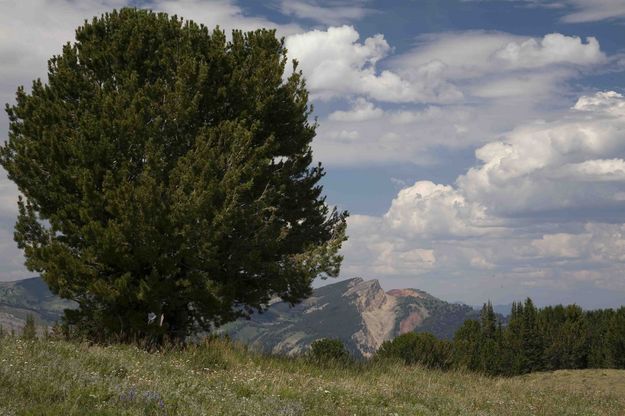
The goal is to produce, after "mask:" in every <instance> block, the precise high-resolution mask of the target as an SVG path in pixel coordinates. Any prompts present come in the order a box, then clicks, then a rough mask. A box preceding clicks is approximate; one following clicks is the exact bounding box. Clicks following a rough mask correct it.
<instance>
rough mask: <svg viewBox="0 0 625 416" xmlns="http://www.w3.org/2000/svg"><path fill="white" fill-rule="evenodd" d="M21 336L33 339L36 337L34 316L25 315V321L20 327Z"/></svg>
mask: <svg viewBox="0 0 625 416" xmlns="http://www.w3.org/2000/svg"><path fill="white" fill-rule="evenodd" d="M22 338H23V339H26V340H33V339H36V338H37V327H36V325H35V317H34V316H33V315H32V314H30V313H29V314H28V315H26V323H25V324H24V328H22Z"/></svg>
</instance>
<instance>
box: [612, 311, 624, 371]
mask: <svg viewBox="0 0 625 416" xmlns="http://www.w3.org/2000/svg"><path fill="white" fill-rule="evenodd" d="M608 334H609V335H608V337H609V340H610V341H609V342H610V345H611V350H612V357H613V360H614V361H613V363H614V367H615V368H625V306H623V307H621V308H619V309H618V310H617V311H616V313H615V314H614V316H613V319H612V320H611V323H610V329H609V331H608Z"/></svg>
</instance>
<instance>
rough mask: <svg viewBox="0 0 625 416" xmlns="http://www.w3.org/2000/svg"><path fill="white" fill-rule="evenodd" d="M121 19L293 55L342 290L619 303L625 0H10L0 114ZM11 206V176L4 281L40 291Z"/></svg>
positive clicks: (623, 232) (1, 228)
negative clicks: (91, 30)
mask: <svg viewBox="0 0 625 416" xmlns="http://www.w3.org/2000/svg"><path fill="white" fill-rule="evenodd" d="M124 6H135V7H143V8H150V9H153V10H158V11H165V12H168V13H170V14H178V15H179V16H182V17H185V18H189V19H191V20H194V21H196V22H198V23H203V24H205V25H207V26H209V27H214V26H215V25H219V26H220V27H221V28H222V29H225V30H226V31H228V32H229V31H230V30H231V29H234V28H236V29H243V30H252V29H255V28H259V27H271V28H276V31H277V34H278V35H279V36H281V37H284V38H285V43H286V47H287V49H288V54H289V57H290V58H294V59H297V60H298V61H299V62H300V69H302V71H303V73H304V76H305V77H306V79H307V86H308V89H309V91H310V93H311V101H312V104H313V105H314V109H315V111H314V116H316V117H317V120H318V123H319V127H318V129H317V137H316V138H315V140H314V142H313V151H314V155H315V158H316V159H317V160H319V161H321V162H322V163H323V164H324V166H325V167H326V171H327V175H326V177H325V178H324V181H323V185H324V191H325V194H326V195H327V202H328V203H329V204H331V205H335V206H337V207H339V208H340V209H346V210H348V211H349V212H350V213H351V215H350V218H349V221H348V236H349V240H348V242H347V243H346V244H345V245H344V248H343V250H342V252H343V255H344V262H343V267H342V272H341V278H351V277H355V276H359V277H362V278H364V279H374V278H375V279H378V280H379V281H380V283H381V284H382V286H383V287H384V288H386V289H391V288H403V287H414V288H419V289H423V290H426V291H428V292H430V293H432V294H433V295H435V296H438V297H440V298H442V299H445V300H449V301H462V302H465V303H468V304H480V303H482V302H485V301H486V300H491V301H493V302H494V303H500V304H504V303H509V302H511V301H513V300H520V299H523V298H525V297H527V296H531V297H532V299H534V300H535V301H536V302H537V303H538V304H540V305H545V304H555V303H577V304H579V305H582V306H583V307H586V308H601V307H615V306H619V305H622V304H625V0H553V1H551V0H412V1H411V0H404V1H400V0H390V1H389V0H386V1H376V0H356V1H349V2H348V1H342V0H269V1H265V2H258V1H236V0H215V1H206V0H181V1H175V0H141V1H139V0H136V1H133V0H82V1H77V0H0V101H1V102H2V103H13V102H14V94H15V91H16V88H17V86H18V85H25V86H27V87H28V86H29V85H30V84H31V82H32V80H33V79H35V78H37V77H40V78H42V79H43V80H45V79H46V68H47V59H49V58H50V57H51V56H52V55H53V54H57V53H59V52H60V50H61V46H62V45H63V44H64V43H66V42H68V41H72V40H73V34H74V29H75V28H76V27H77V26H79V25H80V24H81V23H82V22H83V21H84V19H88V18H91V17H92V16H96V15H100V14H101V13H103V12H106V11H109V10H111V9H114V8H120V7H124ZM7 130H8V119H7V117H6V115H5V114H2V115H0V140H5V139H6V136H7ZM17 195H18V191H17V189H16V187H15V186H14V185H13V183H12V182H10V181H9V180H8V179H7V178H6V173H5V172H4V171H1V172H0V281H8V280H16V279H20V278H25V277H30V276H32V273H31V272H29V271H27V270H26V269H25V268H24V266H23V261H24V259H23V256H22V254H21V253H20V251H19V250H18V249H17V247H16V245H15V242H14V241H13V236H12V235H13V225H14V223H15V218H16V213H17V208H16V200H17ZM332 281H333V280H328V281H325V282H317V283H316V285H320V284H324V283H328V282H330V283H331V282H332Z"/></svg>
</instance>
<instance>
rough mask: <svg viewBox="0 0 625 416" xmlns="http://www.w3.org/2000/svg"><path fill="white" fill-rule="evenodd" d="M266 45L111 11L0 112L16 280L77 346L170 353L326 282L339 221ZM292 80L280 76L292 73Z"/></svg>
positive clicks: (301, 109)
mask: <svg viewBox="0 0 625 416" xmlns="http://www.w3.org/2000/svg"><path fill="white" fill-rule="evenodd" d="M286 64H287V58H286V49H285V47H284V43H283V42H282V41H280V40H278V39H276V37H275V32H274V31H269V30H257V31H255V32H249V33H242V32H240V31H234V32H233V34H232V39H231V40H230V41H228V40H227V39H226V35H225V34H224V33H223V32H222V31H220V30H218V29H215V30H214V31H213V32H212V33H211V32H209V30H208V29H207V28H206V27H204V26H199V25H197V24H195V23H193V22H191V21H183V20H182V19H179V18H177V17H175V16H174V17H168V16H167V15H166V14H163V13H159V14H156V13H153V12H150V11H146V10H137V9H130V8H128V9H122V10H120V11H113V12H111V13H107V14H105V15H103V16H101V17H100V18H94V19H93V20H92V21H91V22H85V24H84V25H83V26H82V27H80V28H78V29H77V31H76V42H75V43H73V44H69V43H68V44H66V45H65V46H64V47H63V51H62V53H61V54H60V55H58V56H54V57H52V59H51V60H50V61H49V65H48V66H49V73H48V83H47V84H44V83H43V82H42V81H40V80H36V81H35V82H34V83H33V86H32V91H31V92H30V93H27V92H26V90H25V89H24V88H23V87H20V88H19V89H18V91H17V97H16V99H17V103H16V105H14V106H7V112H8V115H9V120H10V130H9V139H8V142H7V143H6V144H5V145H4V146H3V147H2V148H1V149H0V164H2V166H3V167H4V168H5V169H6V170H7V172H8V173H9V177H10V179H12V180H13V181H15V183H16V184H17V186H18V188H19V190H20V192H21V194H22V195H23V198H20V200H19V204H18V205H19V216H18V221H17V224H16V228H15V238H16V241H17V243H18V246H19V247H20V248H21V249H23V250H24V254H25V257H26V265H27V267H28V269H29V270H31V271H35V272H39V273H40V274H41V276H42V277H43V279H44V280H45V281H46V282H47V283H48V285H49V286H50V289H51V290H52V292H53V293H55V294H58V295H60V296H61V297H63V298H67V299H72V300H74V301H76V302H77V303H78V308H77V309H76V310H72V311H67V312H66V316H65V320H66V322H67V323H68V324H71V325H72V326H74V327H76V328H78V329H80V330H81V331H82V332H83V333H85V335H87V336H89V337H91V338H93V339H102V338H110V337H113V336H117V337H119V338H120V339H121V340H130V339H134V338H137V337H150V338H152V339H156V340H157V341H158V340H160V339H162V338H163V337H164V336H165V335H167V336H168V337H171V338H178V339H181V338H184V337H185V336H187V335H188V334H191V333H193V332H195V331H197V330H210V329H211V328H213V327H214V325H219V324H221V323H224V322H227V321H229V320H232V319H235V318H237V317H241V316H247V315H249V313H251V311H253V310H255V309H260V308H262V307H263V305H265V304H266V303H267V302H268V301H269V300H270V299H271V298H272V297H273V296H279V297H281V298H282V299H284V300H285V301H287V302H290V303H296V302H298V301H300V300H301V299H303V298H305V297H306V296H309V295H310V293H311V290H312V289H311V282H312V281H313V279H314V278H315V277H317V276H322V277H327V276H336V275H337V274H338V271H339V266H340V262H341V257H340V256H339V255H338V254H337V253H338V250H339V248H340V246H341V243H342V242H343V241H344V239H345V224H346V222H345V217H346V215H347V214H346V213H339V212H337V211H335V210H334V211H331V210H330V209H329V208H328V206H327V205H326V203H325V199H324V197H323V196H322V188H321V186H320V185H319V181H320V179H321V178H322V176H323V175H324V170H323V169H322V167H321V165H317V166H311V162H312V153H311V147H310V143H311V141H312V139H313V137H314V136H315V128H316V125H315V124H310V123H309V121H308V119H309V116H310V114H311V109H310V107H309V105H308V93H307V91H306V89H305V86H304V81H303V78H302V75H301V72H299V71H297V70H295V68H294V71H293V73H292V75H289V76H286V77H285V67H286ZM295 66H296V65H295V64H294V67H295Z"/></svg>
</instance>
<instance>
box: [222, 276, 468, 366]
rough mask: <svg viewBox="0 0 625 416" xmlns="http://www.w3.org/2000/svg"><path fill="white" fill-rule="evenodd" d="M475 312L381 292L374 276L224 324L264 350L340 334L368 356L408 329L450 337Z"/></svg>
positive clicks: (292, 349) (294, 347) (286, 349)
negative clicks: (373, 278) (370, 278)
mask: <svg viewBox="0 0 625 416" xmlns="http://www.w3.org/2000/svg"><path fill="white" fill-rule="evenodd" d="M474 317H475V311H474V310H473V309H472V308H471V307H469V306H466V305H459V304H450V303H447V302H444V301H442V300H440V299H437V298H435V297H433V296H431V295H429V294H427V293H426V292H423V291H419V290H415V289H396V290H391V291H389V292H385V291H384V290H383V289H382V287H381V286H380V284H379V282H378V281H377V280H369V281H364V280H363V279H361V278H354V279H350V280H345V281H342V282H338V283H335V284H331V285H327V286H324V287H321V288H319V289H316V290H315V291H314V294H313V296H312V297H311V298H309V299H307V300H305V301H304V302H302V303H301V304H299V305H296V306H295V307H293V308H289V306H288V305H287V304H285V303H283V302H277V303H274V304H272V305H271V306H270V307H269V308H268V310H267V311H266V312H264V313H262V314H256V315H254V316H252V318H251V319H249V320H241V321H237V322H234V323H232V324H229V325H227V326H225V327H224V328H223V329H222V331H223V332H225V333H227V334H228V335H229V336H231V337H232V338H234V339H236V340H238V341H241V342H243V343H246V344H249V345H250V346H252V347H253V348H256V349H258V350H261V351H264V352H271V353H277V354H297V353H300V352H302V351H304V350H306V349H307V348H308V347H309V345H310V344H311V343H312V342H314V341H315V340H317V339H320V338H338V339H340V340H341V341H343V342H344V343H345V345H346V346H347V348H348V349H350V350H351V351H352V353H354V354H356V355H358V356H363V357H370V356H371V355H373V353H375V351H376V350H377V349H378V348H379V347H380V345H381V344H382V342H384V341H385V340H388V339H392V338H394V337H396V336H398V335H400V334H403V333H406V332H411V331H417V332H419V331H427V332H432V333H434V334H435V335H437V336H439V337H442V338H450V337H451V336H453V333H454V332H455V330H456V329H457V328H458V327H459V326H460V325H461V324H462V323H463V322H464V320H465V319H469V318H474Z"/></svg>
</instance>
